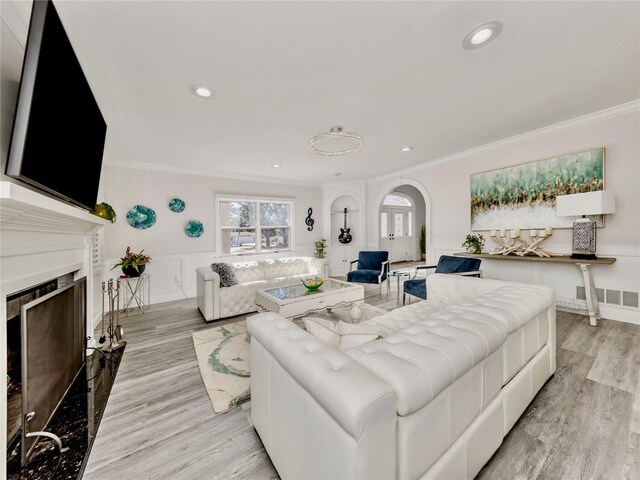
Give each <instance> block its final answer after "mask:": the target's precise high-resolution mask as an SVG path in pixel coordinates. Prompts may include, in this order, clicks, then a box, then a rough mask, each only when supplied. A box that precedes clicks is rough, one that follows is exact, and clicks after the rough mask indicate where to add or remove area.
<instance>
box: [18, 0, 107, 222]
mask: <svg viewBox="0 0 640 480" xmlns="http://www.w3.org/2000/svg"><path fill="white" fill-rule="evenodd" d="M106 132H107V125H106V123H105V121H104V118H103V117H102V114H101V113H100V108H99V107H98V104H97V102H96V100H95V98H94V96H93V93H92V92H91V88H90V87H89V83H88V82H87V79H86V78H85V76H84V73H83V71H82V68H81V67H80V63H79V62H78V59H77V57H76V55H75V52H74V51H73V47H72V46H71V42H70V41H69V38H68V37H67V34H66V32H65V30H64V27H63V25H62V22H61V20H60V17H59V16H58V12H57V11H56V9H55V6H54V4H53V2H52V1H51V0H46V1H40V0H36V1H34V2H33V11H32V13H31V23H30V25H29V35H28V38H27V47H26V49H25V56H24V64H23V66H22V78H21V80H20V90H19V93H18V103H17V106H16V114H15V117H14V121H13V131H12V134H11V143H10V145H9V155H8V159H7V169H6V174H7V175H8V176H9V177H12V178H16V179H18V180H21V181H23V182H26V183H28V184H30V185H32V186H34V187H36V188H37V189H39V190H42V191H43V192H46V193H48V194H50V195H53V196H55V197H56V198H58V199H61V200H64V201H66V202H68V203H71V204H74V205H76V206H79V207H81V208H84V209H86V210H91V209H93V208H94V207H95V205H96V200H97V196H98V187H99V184H100V172H101V170H102V155H103V151H104V143H105V138H106Z"/></svg>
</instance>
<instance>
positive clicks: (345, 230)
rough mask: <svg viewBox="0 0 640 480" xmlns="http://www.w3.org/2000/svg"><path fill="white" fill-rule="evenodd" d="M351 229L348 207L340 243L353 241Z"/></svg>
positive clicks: (339, 237) (341, 230)
mask: <svg viewBox="0 0 640 480" xmlns="http://www.w3.org/2000/svg"><path fill="white" fill-rule="evenodd" d="M350 231H351V229H350V228H347V209H346V208H345V209H344V228H341V229H340V235H339V236H338V241H339V242H340V243H349V242H351V239H352V237H351V234H350V233H349V232H350Z"/></svg>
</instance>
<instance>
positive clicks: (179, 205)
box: [169, 198, 187, 213]
mask: <svg viewBox="0 0 640 480" xmlns="http://www.w3.org/2000/svg"><path fill="white" fill-rule="evenodd" d="M186 206H187V205H186V203H184V200H180V199H179V198H174V199H173V200H171V201H170V202H169V210H171V211H172V212H176V213H180V212H182V211H183V210H184V207H186Z"/></svg>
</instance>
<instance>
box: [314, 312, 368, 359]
mask: <svg viewBox="0 0 640 480" xmlns="http://www.w3.org/2000/svg"><path fill="white" fill-rule="evenodd" d="M303 321H304V326H305V328H306V329H307V332H309V333H310V334H311V335H313V336H314V337H316V338H317V339H318V340H320V341H321V342H323V343H326V344H327V345H328V346H329V347H331V348H333V349H334V350H338V351H339V352H344V351H346V350H349V349H351V348H355V347H360V346H362V345H365V344H367V343H370V342H373V341H374V340H377V339H378V338H380V335H379V334H378V333H376V332H375V331H371V330H369V329H368V328H366V326H364V327H363V326H362V325H354V324H352V323H346V322H343V321H339V322H338V323H335V322H332V321H331V320H327V319H324V318H315V317H307V318H305V319H304V320H303Z"/></svg>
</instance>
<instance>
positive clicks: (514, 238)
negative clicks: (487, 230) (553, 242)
mask: <svg viewBox="0 0 640 480" xmlns="http://www.w3.org/2000/svg"><path fill="white" fill-rule="evenodd" d="M552 235H553V229H552V228H551V227H547V228H545V229H544V230H540V231H538V230H529V236H530V237H531V241H530V242H527V241H525V240H524V239H523V238H522V237H521V230H520V229H519V228H514V229H512V230H511V231H510V232H509V234H507V230H506V229H504V228H501V229H500V230H499V231H498V230H491V238H493V240H494V241H495V242H496V243H497V244H498V245H499V246H500V247H501V248H499V249H498V250H496V251H493V252H490V253H489V254H490V255H518V256H520V257H524V256H526V255H537V256H539V257H545V258H548V257H550V256H551V254H550V253H549V252H546V251H544V250H542V248H540V245H541V244H542V242H544V241H545V240H547V239H548V238H550V237H551V236H552Z"/></svg>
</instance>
